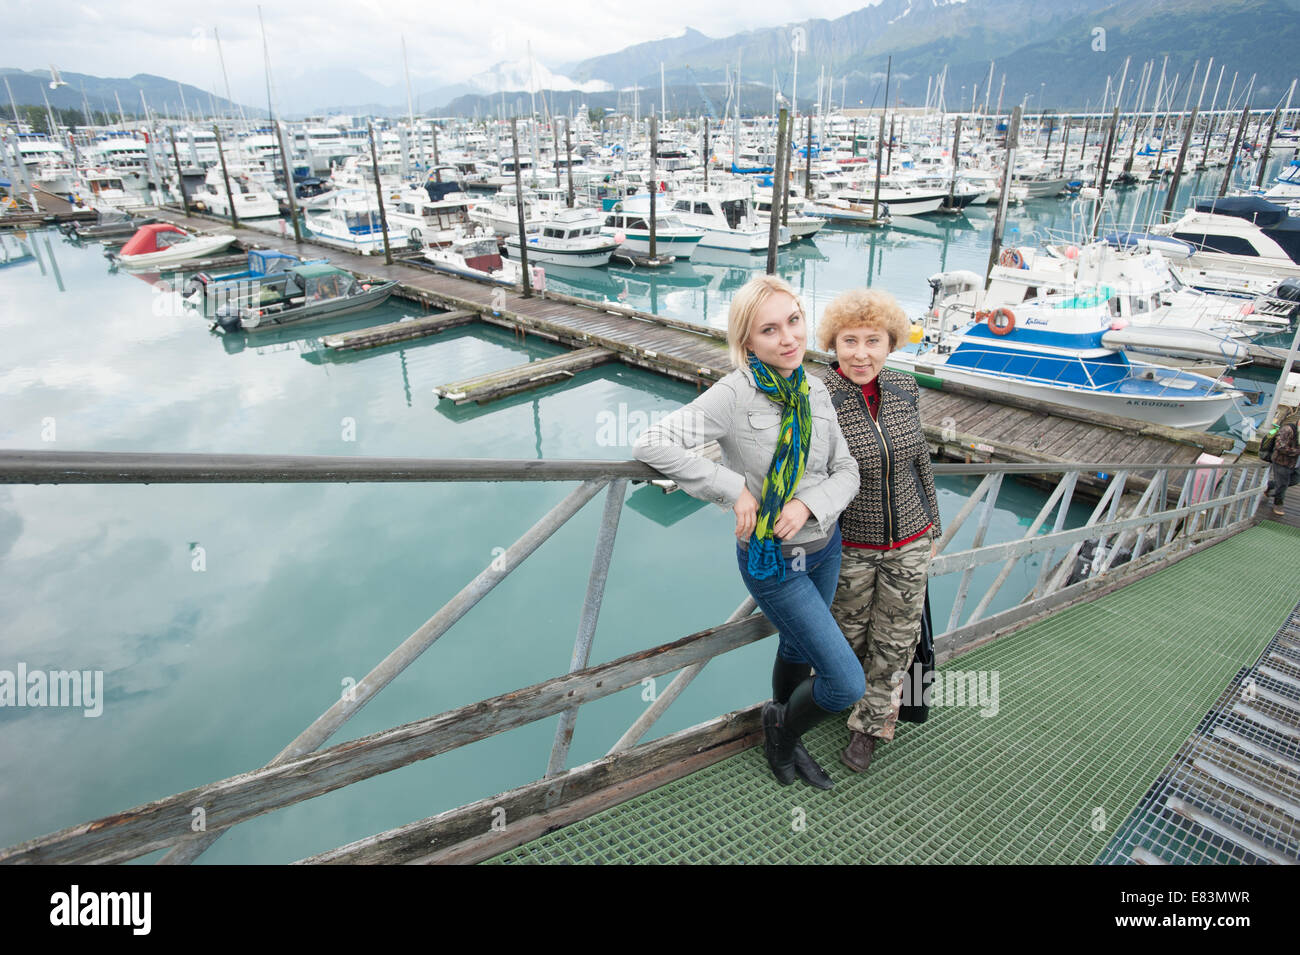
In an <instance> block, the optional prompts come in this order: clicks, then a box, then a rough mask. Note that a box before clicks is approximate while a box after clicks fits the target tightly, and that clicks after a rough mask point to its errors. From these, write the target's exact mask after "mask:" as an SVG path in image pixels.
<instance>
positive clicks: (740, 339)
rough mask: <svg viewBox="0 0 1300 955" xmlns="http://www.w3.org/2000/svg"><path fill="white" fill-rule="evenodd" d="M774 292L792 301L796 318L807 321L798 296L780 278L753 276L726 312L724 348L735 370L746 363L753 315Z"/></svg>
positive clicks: (752, 326)
mask: <svg viewBox="0 0 1300 955" xmlns="http://www.w3.org/2000/svg"><path fill="white" fill-rule="evenodd" d="M778 292H784V293H785V294H786V295H789V296H790V297H791V298H792V299H794V307H795V308H797V309H798V310H799V316H800V317H801V318H805V319H806V318H807V314H806V313H805V312H804V310H803V302H801V301H799V296H798V295H796V294H795V291H794V289H792V288H791V287H790V285H789V283H787V282H786V281H785V280H784V279H780V278H777V277H776V276H775V275H756V276H754V277H753V278H752V279H750V280H749V281H748V282H746V283H745V284H744V285H742V286H741V287H740V291H738V292H737V293H736V295H735V297H734V298H733V299H732V300H731V308H730V310H729V311H728V313H727V349H728V351H729V353H730V355H731V363H732V364H733V365H735V366H736V367H737V368H744V367H746V366H747V365H748V364H749V361H748V359H746V357H745V352H746V350H747V347H746V346H747V343H748V342H749V333H750V332H751V331H752V330H753V328H754V316H756V315H757V314H758V310H759V309H760V308H761V307H762V305H763V303H764V302H766V301H767V300H768V299H769V298H770V297H771V296H772V295H773V294H775V293H778Z"/></svg>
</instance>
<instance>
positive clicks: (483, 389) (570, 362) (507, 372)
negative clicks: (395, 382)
mask: <svg viewBox="0 0 1300 955" xmlns="http://www.w3.org/2000/svg"><path fill="white" fill-rule="evenodd" d="M613 359H614V353H613V352H612V351H610V350H609V349H608V348H599V347H596V346H592V347H590V348H579V349H578V350H577V351H572V352H569V353H568V354H567V355H556V356H555V357H554V358H544V359H542V360H541V361H534V362H529V363H528V364H526V365H516V366H515V367H513V368H505V369H502V370H501V371H492V372H488V373H487V374H486V375H479V376H477V377H475V378H466V379H465V380H464V381H454V382H452V383H451V384H447V385H438V386H437V387H435V388H434V389H433V393H434V394H436V395H438V396H439V397H441V398H449V399H450V400H452V401H454V402H456V404H458V405H463V404H465V402H467V401H477V402H478V403H479V404H484V403H486V402H489V401H492V400H494V399H496V398H505V397H507V396H509V395H517V394H519V392H521V391H529V390H531V389H533V388H540V387H542V386H544V385H552V384H555V383H556V382H557V381H562V380H564V379H566V378H572V377H573V376H574V375H575V374H577V373H578V372H580V371H586V370H587V369H588V368H595V367H596V366H597V365H603V364H604V363H605V362H607V361H613Z"/></svg>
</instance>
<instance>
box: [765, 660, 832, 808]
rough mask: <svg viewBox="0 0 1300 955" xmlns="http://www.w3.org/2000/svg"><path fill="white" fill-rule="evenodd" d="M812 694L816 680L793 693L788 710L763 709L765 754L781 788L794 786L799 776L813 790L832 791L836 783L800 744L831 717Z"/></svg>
mask: <svg viewBox="0 0 1300 955" xmlns="http://www.w3.org/2000/svg"><path fill="white" fill-rule="evenodd" d="M812 690H813V681H812V679H811V678H809V679H805V680H804V681H803V682H802V683H800V684H799V685H798V686H797V687H795V689H794V690H793V691H792V692H791V693H790V700H789V702H788V703H787V704H786V705H785V706H782V705H781V704H779V703H776V702H775V701H774V702H771V703H768V704H767V705H766V706H764V707H763V735H764V744H763V751H764V754H765V755H766V756H767V763H768V765H769V766H770V767H771V768H772V775H773V776H775V777H776V780H777V782H779V783H781V785H783V786H788V785H790V784H791V783H792V782H794V778H795V776H796V775H798V776H800V777H801V778H802V779H803V780H804V782H806V783H808V785H810V786H815V787H816V788H818V789H830V788H831V787H832V786H833V785H834V782H833V781H832V780H831V778H830V776H829V775H828V774H827V773H826V771H825V770H824V769H822V768H821V767H820V766H819V765H817V761H816V760H814V759H813V758H812V755H811V754H810V753H809V752H808V750H806V749H805V748H804V746H803V743H802V742H801V741H800V737H801V736H803V734H804V733H805V732H807V731H808V730H809V729H811V728H812V727H813V726H815V725H816V724H817V723H819V722H820V721H821V720H822V719H823V718H824V717H825V716H827V712H826V710H823V709H822V708H821V707H820V706H818V705H817V701H816V700H814V699H813V693H812Z"/></svg>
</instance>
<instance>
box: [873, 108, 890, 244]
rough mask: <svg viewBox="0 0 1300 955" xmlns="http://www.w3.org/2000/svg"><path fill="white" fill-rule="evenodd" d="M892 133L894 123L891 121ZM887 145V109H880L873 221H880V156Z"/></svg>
mask: <svg viewBox="0 0 1300 955" xmlns="http://www.w3.org/2000/svg"><path fill="white" fill-rule="evenodd" d="M889 128H890V131H891V135H892V131H893V128H894V126H893V123H892V122H891V123H890V126H889ZM884 146H885V111H884V110H883V109H882V110H881V111H880V132H879V133H877V134H876V192H875V195H874V196H872V198H871V221H872V222H873V223H878V222H880V157H881V153H882V150H883V149H884Z"/></svg>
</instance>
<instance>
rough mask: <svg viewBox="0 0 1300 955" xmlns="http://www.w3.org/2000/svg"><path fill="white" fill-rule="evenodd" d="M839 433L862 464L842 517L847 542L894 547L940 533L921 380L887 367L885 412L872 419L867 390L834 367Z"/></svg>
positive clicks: (829, 380)
mask: <svg viewBox="0 0 1300 955" xmlns="http://www.w3.org/2000/svg"><path fill="white" fill-rule="evenodd" d="M825 381H826V388H827V390H828V391H829V392H830V395H831V402H832V403H833V404H834V405H835V407H836V414H838V415H839V420H840V430H841V431H843V432H844V439H845V440H846V441H847V442H848V445H849V451H850V452H851V453H852V454H853V457H854V458H856V459H857V462H858V474H859V477H860V479H861V483H860V484H859V486H858V493H857V496H856V497H854V498H853V500H852V501H850V502H849V506H848V507H847V508H845V510H844V513H843V514H842V515H840V533H841V535H842V536H843V537H844V540H845V541H849V542H852V543H856V544H871V545H873V546H877V547H889V546H892V545H894V544H896V543H897V542H898V541H901V540H906V539H907V538H909V537H912V536H914V535H916V534H919V533H920V532H921V531H923V530H924V529H925V526H926V525H927V524H931V525H933V534H934V535H935V537H936V539H937V538H938V536H939V533H940V523H939V502H938V499H937V498H936V496H935V490H934V470H933V468H932V467H931V466H930V448H929V445H927V444H926V442H925V434H924V432H923V431H922V430H921V415H920V410H919V408H918V400H919V394H918V392H917V386H916V379H914V378H913V377H912V376H911V375H905V374H903V373H901V372H896V371H891V370H889V369H888V368H883V369H881V371H880V378H879V382H880V411H879V413H878V418H877V419H876V420H873V419H872V417H871V414H870V413H869V412H868V411H867V408H866V401H865V400H864V399H862V388H861V387H860V386H858V385H855V384H854V383H853V382H851V381H849V380H848V379H847V378H845V377H844V376H843V375H841V374H840V373H839V364H838V363H835V364H832V365H831V373H830V374H828V375H827V376H826V378H825Z"/></svg>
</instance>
